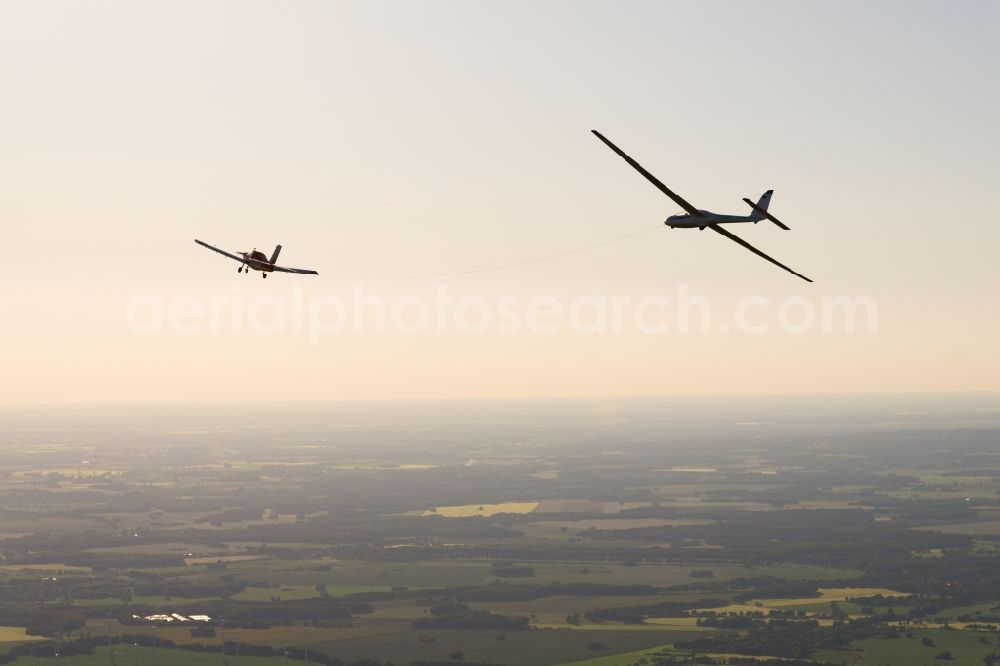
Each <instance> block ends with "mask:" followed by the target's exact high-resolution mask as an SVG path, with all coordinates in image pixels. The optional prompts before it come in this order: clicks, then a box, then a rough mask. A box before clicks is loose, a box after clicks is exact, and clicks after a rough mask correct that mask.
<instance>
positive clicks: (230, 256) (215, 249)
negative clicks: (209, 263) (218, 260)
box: [194, 238, 246, 264]
mask: <svg viewBox="0 0 1000 666" xmlns="http://www.w3.org/2000/svg"><path fill="white" fill-rule="evenodd" d="M194 242H195V243H197V244H198V245H201V246H202V247H207V248H208V249H209V250H211V251H212V252H218V253H219V254H221V255H223V256H226V257H229V258H230V259H235V260H236V261H238V262H240V263H241V264H242V263H246V259H244V258H243V257H240V256H237V255H235V254H232V253H230V252H226V251H225V250H220V249H219V248H217V247H215V246H214V245H209V244H208V243H205V242H202V241H200V240H198V239H197V238H195V239H194Z"/></svg>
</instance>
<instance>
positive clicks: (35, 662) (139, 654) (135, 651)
mask: <svg viewBox="0 0 1000 666" xmlns="http://www.w3.org/2000/svg"><path fill="white" fill-rule="evenodd" d="M113 651H114V655H115V662H116V663H117V664H119V666H129V665H133V666H134V665H135V664H139V665H140V666H152V664H153V663H154V662H153V658H154V657H153V652H154V650H153V649H152V648H143V647H140V648H133V647H128V646H125V647H123V646H120V645H116V646H114V648H113ZM155 652H156V662H155V663H156V666H218V665H219V664H222V663H223V661H222V656H221V655H220V654H219V653H217V652H191V651H189V650H164V649H157V650H156V651H155ZM228 661H229V663H230V664H235V658H234V657H232V656H231V657H229V659H228ZM13 663H15V664H17V666H52V664H53V663H55V657H54V656H46V657H20V658H18V659H17V660H15V661H14V662H13ZM59 663H60V664H64V665H65V666H108V664H109V663H110V662H109V660H108V651H107V648H103V649H102V648H97V650H95V652H94V654H90V655H77V656H75V657H64V658H61V659H60V660H59ZM284 663H287V662H286V660H285V659H283V658H282V657H248V656H245V655H241V656H240V666H278V665H279V664H284Z"/></svg>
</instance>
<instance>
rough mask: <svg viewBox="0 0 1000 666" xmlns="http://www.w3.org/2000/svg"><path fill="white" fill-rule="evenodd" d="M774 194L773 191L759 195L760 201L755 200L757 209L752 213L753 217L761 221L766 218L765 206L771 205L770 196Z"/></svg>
mask: <svg viewBox="0 0 1000 666" xmlns="http://www.w3.org/2000/svg"><path fill="white" fill-rule="evenodd" d="M772 194H774V190H768V191H767V192H764V194H762V195H760V199H758V200H757V207H756V208H755V209H754V211H753V217H755V218H757V219H759V220H763V219H765V218H766V217H767V205H768V204H769V203H771V195H772Z"/></svg>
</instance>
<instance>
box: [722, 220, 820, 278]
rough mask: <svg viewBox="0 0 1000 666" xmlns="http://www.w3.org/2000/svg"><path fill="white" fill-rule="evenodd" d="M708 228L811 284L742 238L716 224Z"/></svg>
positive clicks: (803, 276)
mask: <svg viewBox="0 0 1000 666" xmlns="http://www.w3.org/2000/svg"><path fill="white" fill-rule="evenodd" d="M708 228H709V229H711V230H712V231H715V232H717V233H720V234H722V235H723V236H725V237H726V238H728V239H730V240H732V241H734V242H736V243H739V244H740V245H742V246H743V247H745V248H746V249H748V250H750V251H751V252H753V253H754V254H756V255H757V256H758V257H762V258H764V259H767V260H768V261H770V262H771V263H772V264H774V265H775V266H778V267H779V268H784V269H785V270H786V271H788V272H789V273H791V274H792V275H795V276H798V277H800V278H802V279H803V280H805V281H806V282H812V280H810V279H809V278H807V277H806V276H805V275H802V274H801V273H796V272H795V271H793V270H792V269H791V268H789V267H788V266H786V265H784V264H783V263H781V262H780V261H778V260H777V259H773V258H771V257H769V256H767V255H766V254H764V253H763V252H761V251H760V250H758V249H757V248H755V247H754V246H753V245H751V244H750V243H748V242H746V241H745V240H743V239H742V238H740V237H739V236H735V235H733V234H731V233H729V232H728V231H726V230H725V229H723V228H722V227H721V226H719V225H718V224H710V225H708Z"/></svg>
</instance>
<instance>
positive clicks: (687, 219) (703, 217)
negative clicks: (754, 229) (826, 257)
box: [591, 130, 812, 282]
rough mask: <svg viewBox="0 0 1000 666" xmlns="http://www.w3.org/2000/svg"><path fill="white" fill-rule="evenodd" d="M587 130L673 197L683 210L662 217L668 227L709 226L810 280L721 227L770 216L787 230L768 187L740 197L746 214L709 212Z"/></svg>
mask: <svg viewBox="0 0 1000 666" xmlns="http://www.w3.org/2000/svg"><path fill="white" fill-rule="evenodd" d="M591 132H593V133H594V136H596V137H597V138H598V139H600V140H601V141H603V142H604V143H605V145H607V147H608V148H610V149H611V150H613V151H614V152H615V153H617V154H618V156H619V157H621V158H622V159H624V160H625V161H626V162H628V163H629V164H630V165H632V168H633V169H635V170H636V171H638V172H639V173H641V174H642V175H643V176H645V177H646V180H648V181H649V182H651V183H652V184H653V185H655V186H656V187H657V188H658V189H659V190H660V191H661V192H663V193H664V194H666V195H667V196H668V197H670V198H671V199H673V200H674V203H676V204H677V205H678V206H680V207H681V208H683V209H684V212H683V213H679V214H677V215H671V216H670V217H668V218H667V219H666V221H665V222H664V224H666V225H667V226H668V227H670V228H671V229H694V228H696V227H697V228H698V229H701V230H702V231H704V230H705V229H711V230H712V231H714V232H715V233H717V234H721V235H723V236H725V237H726V238H728V239H730V240H731V241H733V242H735V243H739V244H740V245H742V246H743V247H745V248H746V249H748V250H750V251H751V252H753V253H754V254H756V255H757V256H758V257H761V258H762V259H766V260H768V261H770V262H771V263H772V264H774V265H775V266H778V267H779V268H783V269H785V270H786V271H788V272H789V273H791V274H792V275H795V276H797V277H800V278H802V279H803V280H805V281H806V282H812V280H810V279H809V278H807V277H806V276H805V275H802V274H801V273H796V272H795V271H793V270H792V269H791V268H789V267H788V266H786V265H784V264H783V263H781V262H780V261H778V260H777V259H774V258H773V257H769V256H767V255H766V254H764V253H763V252H761V251H760V250H758V249H757V248H755V247H754V246H753V245H751V244H750V243H748V242H746V241H745V240H743V239H742V238H740V237H739V236H736V235H734V234H732V233H730V232H728V231H726V230H725V229H723V228H722V225H723V224H734V223H739V222H753V223H754V224H757V223H758V222H760V221H761V220H770V221H771V222H774V223H775V224H776V225H778V226H779V227H781V228H782V229H784V230H785V231H788V230H789V229H788V227H786V226H785V225H784V224H782V223H781V222H780V221H779V220H778V219H777V218H775V217H774V216H773V215H771V214H770V213H769V212H767V205H768V204H769V203H770V202H771V194H773V192H774V190H768V191H767V192H765V193H764V194H763V196H761V198H760V200H759V201H758V202H757V203H754V202H753V201H751V200H750V199H746V198H744V199H743V201H745V202H746V203H747V204H749V205H750V208H751V209H752V210H753V213H751V214H750V215H720V214H718V213H712V212H710V211H707V210H699V209H697V208H695V207H694V206H692V205H691V204H689V203H688V202H687V201H685V200H684V199H682V198H681V197H680V196H678V195H677V194H675V193H674V192H673V191H672V190H671V189H670V188H668V187H667V186H666V185H664V184H663V183H661V182H660V181H659V180H658V179H657V178H656V176H654V175H653V174H651V173H649V172H648V171H646V170H645V169H644V168H642V165H641V164H639V163H638V162H636V161H635V160H634V159H632V158H631V157H629V156H628V155H626V154H625V153H624V152H623V151H622V149H621V148H619V147H618V146H616V145H615V144H613V143H611V141H609V140H608V139H607V138H606V137H605V136H604V135H603V134H601V133H600V132H598V131H597V130H591Z"/></svg>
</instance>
